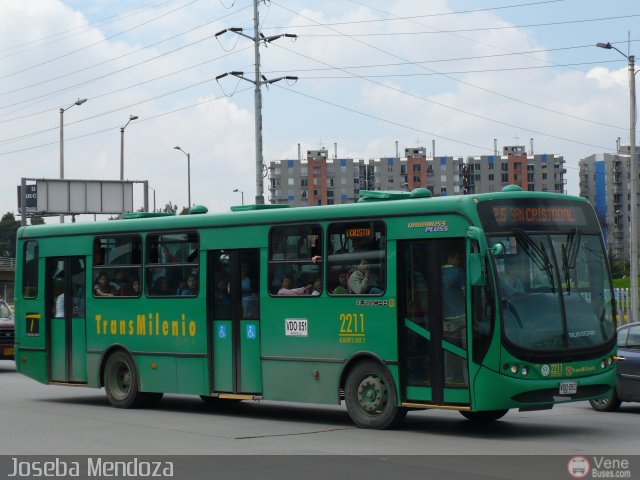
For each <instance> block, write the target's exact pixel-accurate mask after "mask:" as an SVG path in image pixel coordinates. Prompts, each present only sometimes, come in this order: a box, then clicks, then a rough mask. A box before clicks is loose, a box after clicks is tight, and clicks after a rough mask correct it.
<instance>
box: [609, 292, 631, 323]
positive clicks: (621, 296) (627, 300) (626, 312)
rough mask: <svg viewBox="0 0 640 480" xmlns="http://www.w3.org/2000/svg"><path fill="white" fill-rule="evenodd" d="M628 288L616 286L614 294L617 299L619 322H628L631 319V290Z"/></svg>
mask: <svg viewBox="0 0 640 480" xmlns="http://www.w3.org/2000/svg"><path fill="white" fill-rule="evenodd" d="M629 290H630V289H628V288H614V289H613V296H614V298H615V301H616V310H617V312H618V317H617V320H618V324H619V325H622V324H624V323H628V322H629V320H630V319H631V292H630V291H629Z"/></svg>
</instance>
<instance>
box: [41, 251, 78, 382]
mask: <svg viewBox="0 0 640 480" xmlns="http://www.w3.org/2000/svg"><path fill="white" fill-rule="evenodd" d="M85 262H86V259H85V257H54V258H48V259H47V272H46V282H47V285H46V291H47V295H46V298H47V310H48V311H47V318H48V319H49V321H48V322H47V324H48V328H47V330H48V331H47V353H48V358H49V380H50V381H52V382H66V383H86V381H87V361H86V358H87V352H86V345H87V342H86V329H85V326H86V322H85V301H86V288H85V282H86V275H85V267H86V263H85Z"/></svg>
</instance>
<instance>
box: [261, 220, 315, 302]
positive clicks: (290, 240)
mask: <svg viewBox="0 0 640 480" xmlns="http://www.w3.org/2000/svg"><path fill="white" fill-rule="evenodd" d="M321 238H322V229H321V227H320V225H296V226H295V227H277V228H273V229H271V232H270V242H269V293H270V294H271V295H287V296H299V295H314V296H317V295H320V294H321V293H322V285H323V278H322V264H321V261H322V244H321Z"/></svg>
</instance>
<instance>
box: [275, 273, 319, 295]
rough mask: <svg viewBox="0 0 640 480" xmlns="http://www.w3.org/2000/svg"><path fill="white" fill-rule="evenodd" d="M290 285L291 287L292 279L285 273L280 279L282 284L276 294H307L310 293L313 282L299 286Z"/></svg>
mask: <svg viewBox="0 0 640 480" xmlns="http://www.w3.org/2000/svg"><path fill="white" fill-rule="evenodd" d="M291 287H293V279H292V278H291V277H290V276H288V275H287V276H285V277H284V278H283V279H282V286H281V287H280V290H278V295H307V294H309V293H311V290H312V289H313V284H309V285H306V286H304V287H299V288H291Z"/></svg>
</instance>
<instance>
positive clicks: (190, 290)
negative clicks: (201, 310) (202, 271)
mask: <svg viewBox="0 0 640 480" xmlns="http://www.w3.org/2000/svg"><path fill="white" fill-rule="evenodd" d="M177 293H178V295H180V296H183V297H186V296H195V295H197V294H198V277H196V276H195V275H189V277H188V278H187V283H186V285H185V284H184V283H182V284H180V286H179V287H178V292H177Z"/></svg>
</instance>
